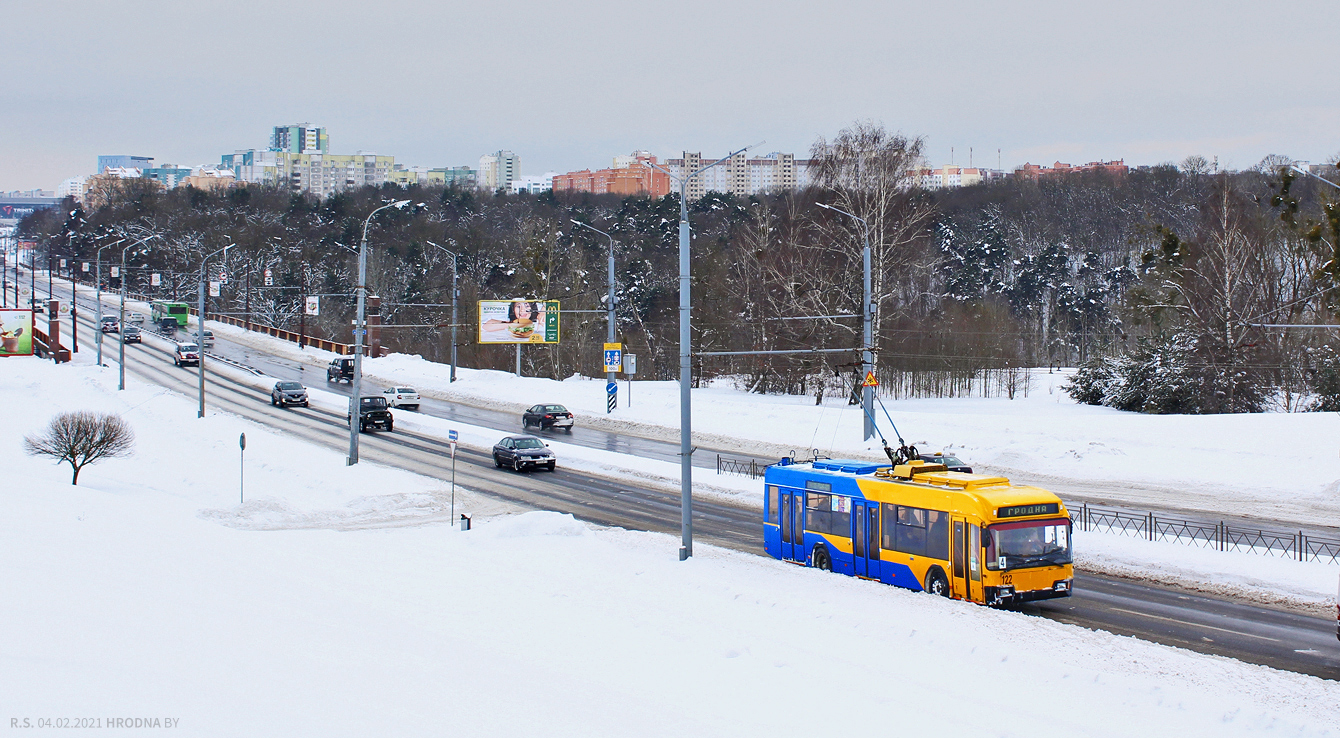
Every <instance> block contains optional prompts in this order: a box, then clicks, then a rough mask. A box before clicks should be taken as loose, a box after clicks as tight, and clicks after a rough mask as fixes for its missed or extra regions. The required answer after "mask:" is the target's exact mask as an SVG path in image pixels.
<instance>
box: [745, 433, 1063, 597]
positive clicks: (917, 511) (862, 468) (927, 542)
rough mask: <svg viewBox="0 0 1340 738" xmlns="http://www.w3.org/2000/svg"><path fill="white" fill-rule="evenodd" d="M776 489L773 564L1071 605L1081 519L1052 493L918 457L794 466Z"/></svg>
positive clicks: (768, 544) (770, 474) (777, 473)
mask: <svg viewBox="0 0 1340 738" xmlns="http://www.w3.org/2000/svg"><path fill="white" fill-rule="evenodd" d="M891 459H894V460H895V461H902V460H903V459H902V458H894V457H893V456H892V455H891ZM764 483H765V485H766V487H765V489H766V494H765V495H764V512H763V514H764V524H763V546H764V549H766V550H767V552H768V554H769V555H771V556H772V557H773V558H778V559H782V560H783V561H791V562H795V563H800V564H806V565H809V566H814V567H818V568H820V569H828V570H831V571H835V572H839V573H842V574H847V575H850V576H858V577H862V578H865V579H873V580H877V581H880V582H884V583H886V584H892V585H895V586H899V587H905V588H907V589H912V590H924V591H927V592H930V593H932V594H937V595H943V596H945V597H953V598H956V599H963V600H969V601H972V602H978V603H982V604H986V605H1008V604H1013V603H1019V602H1028V601H1032V600H1043V599H1050V598H1053V597H1068V596H1070V592H1071V588H1072V584H1073V581H1074V566H1073V564H1072V563H1071V536H1070V533H1071V527H1070V517H1069V513H1068V512H1067V511H1066V508H1065V503H1063V502H1062V501H1061V499H1060V498H1059V497H1057V496H1056V495H1054V494H1052V493H1051V492H1048V491H1047V490H1044V489H1040V488H1037V487H1030V486H1023V485H1014V484H1010V481H1009V480H1008V479H1006V478H1004V477H997V476H989V475H985V474H965V473H961V472H951V471H948V470H947V469H946V468H945V467H944V466H943V465H941V464H931V463H927V462H924V461H920V460H915V459H914V460H911V461H906V462H905V463H895V464H893V465H889V464H876V463H871V462H865V461H844V460H835V459H815V460H813V461H806V462H795V461H793V460H791V459H783V460H782V462H781V463H779V464H776V465H774V466H771V467H769V468H768V470H767V472H766V474H765V476H764Z"/></svg>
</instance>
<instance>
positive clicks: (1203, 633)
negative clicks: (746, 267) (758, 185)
mask: <svg viewBox="0 0 1340 738" xmlns="http://www.w3.org/2000/svg"><path fill="white" fill-rule="evenodd" d="M67 297H68V295H67ZM81 303H82V301H81ZM81 307H83V305H82V304H81ZM88 307H90V308H91V307H92V305H89V306H88ZM80 319H81V320H80V322H81V323H82V324H84V325H85V326H87V327H88V328H89V329H90V331H89V332H86V335H90V336H91V330H92V324H93V321H94V320H95V318H94V317H93V312H92V310H87V311H83V310H81V313H80ZM85 345H86V346H87V345H88V344H85ZM109 346H110V347H111V350H108V349H109V347H108V346H105V347H104V361H105V363H111V362H112V361H114V360H115V349H114V347H115V344H114V343H112V344H110V345H109ZM89 348H91V346H90V347H89ZM109 357H110V358H109ZM126 371H127V373H128V374H129V375H132V376H135V377H136V378H138V379H140V380H142V381H146V382H150V383H153V384H158V385H161V386H164V387H167V388H169V389H173V390H176V391H178V392H181V393H182V394H184V395H187V396H193V395H194V393H195V389H196V385H195V382H196V371H195V370H194V369H193V368H192V369H189V370H183V369H179V368H177V367H175V366H173V364H172V359H171V344H170V342H168V341H166V340H165V339H162V338H160V337H158V336H155V335H152V334H147V335H146V339H145V343H144V344H142V345H139V346H128V347H127V351H126ZM206 374H207V401H208V403H209V406H210V407H212V408H220V409H224V410H226V411H228V412H231V413H234V414H237V415H240V416H242V417H246V418H248V419H251V420H253V421H255V422H258V423H261V424H264V425H266V426H269V427H271V428H273V429H274V430H276V431H277V432H281V433H287V434H289V435H292V436H295V437H298V438H302V439H304V440H307V441H310V442H312V443H318V444H322V445H325V446H327V447H330V448H333V449H336V450H340V451H343V450H345V449H346V448H347V445H348V426H347V425H346V422H345V418H344V415H343V414H342V413H341V414H337V413H332V412H330V411H324V410H321V409H317V408H311V409H302V408H290V409H280V408H274V407H272V406H271V405H270V403H269V395H268V393H267V392H265V391H262V390H256V389H252V388H250V387H245V386H239V385H236V384H234V383H232V382H231V381H230V379H229V378H228V377H227V376H226V375H223V374H219V373H217V372H215V371H213V370H212V369H211V367H210V363H209V361H206ZM320 379H321V381H322V382H324V376H321V377H320ZM314 384H315V383H314ZM471 417H477V416H471ZM462 420H463V421H464V417H462ZM470 422H475V421H470ZM510 425H516V426H519V422H516V423H513V424H510ZM511 429H512V428H511V427H509V428H508V430H511ZM574 435H575V434H574ZM565 440H566V438H565ZM653 443H654V442H653ZM662 445H664V444H662ZM445 446H446V444H445V442H444V440H443V439H440V438H435V437H432V436H428V435H424V434H419V433H413V432H406V431H403V430H402V431H396V432H395V433H390V434H383V433H373V434H364V435H363V436H362V440H361V441H360V456H361V458H363V459H365V460H368V461H376V462H378V463H383V464H387V465H390V466H396V467H399V468H403V469H406V470H409V471H413V472H416V473H420V474H424V475H426V476H430V477H436V478H445V476H446V475H447V474H448V473H449V467H448V464H449V459H448V456H447V454H446V453H445V452H444V449H445ZM676 450H677V449H676ZM457 461H458V463H457V472H456V474H457V477H456V478H457V481H458V482H459V483H460V484H461V485H462V486H464V487H467V488H469V489H472V490H474V491H477V492H480V493H483V494H486V495H490V496H493V497H496V498H498V499H502V500H508V501H510V502H513V503H515V504H518V505H521V506H524V507H531V508H535V509H545V510H557V511H559V512H566V513H571V514H572V515H574V516H575V517H577V518H580V519H582V520H586V521H589V522H592V523H596V524H600V525H610V526H619V527H624V528H630V529H640V530H650V531H658V532H664V533H671V534H674V533H677V532H678V531H679V514H680V502H679V496H678V495H677V494H670V493H666V492H662V491H659V490H656V489H650V488H646V487H642V486H639V485H638V484H637V483H636V482H635V481H633V480H611V479H607V478H603V477H597V476H593V475H589V474H584V473H581V472H576V471H573V470H568V469H563V468H561V467H560V469H559V470H558V471H556V472H553V473H549V472H534V473H529V474H517V473H514V472H509V471H503V470H500V469H495V468H494V467H493V464H492V461H491V459H490V458H489V455H488V453H487V452H483V451H469V450H463V451H462V452H460V453H458V457H457ZM560 462H561V460H560ZM694 529H695V534H696V535H695V538H696V540H697V541H700V542H705V543H711V544H715V545H720V546H724V547H728V548H732V549H735V550H739V551H744V552H747V553H753V554H758V555H762V547H761V530H760V523H759V516H758V513H757V511H755V510H752V509H748V508H744V507H739V506H735V505H729V504H724V503H718V502H710V501H703V500H698V501H695V504H694ZM676 549H677V543H676V544H674V545H673V546H672V547H669V548H668V549H667V552H666V555H667V556H670V555H675V550H676ZM815 574H816V576H822V574H820V573H819V572H817V571H816V572H815ZM1075 585H1076V586H1075V594H1074V595H1073V596H1072V597H1069V598H1065V599H1061V600H1051V601H1046V602H1042V603H1037V604H1033V605H1027V606H1025V607H1023V608H1022V610H1023V612H1025V613H1029V614H1034V615H1036V616H1039V617H1046V618H1049V619H1052V620H1057V621H1060V622H1065V623H1070V624H1073V625H1076V626H1081V627H1085V628H1095V629H1101V630H1106V631H1109V632H1112V633H1118V634H1122V635H1130V636H1135V637H1137V638H1141V639H1145V640H1150V641H1154V642H1157V643H1163V644H1166V645H1171V646H1178V647H1182V648H1187V649H1190V650H1193V651H1198V652H1201V653H1207V654H1215V655H1220V656H1227V657H1231V658H1235V659H1239V660H1242V661H1247V662H1250V663H1256V664H1262V665H1266V666H1271V667H1274V668H1278V669H1284V670H1288V671H1294V672H1299V673H1303V674H1311V675H1314V676H1318V677H1322V678H1326V679H1340V641H1337V639H1336V631H1335V627H1336V624H1335V621H1334V620H1333V619H1330V618H1325V617H1313V616H1308V615H1302V614H1298V613H1294V612H1289V611H1282V610H1275V609H1271V608H1266V607H1261V606H1258V605H1254V604H1249V603H1243V602H1235V601H1231V600H1227V599H1221V598H1214V597H1208V596H1204V595H1199V594H1192V593H1188V592H1185V591H1181V590H1177V589H1173V588H1167V587H1159V586H1155V585H1151V584H1144V583H1137V582H1131V581H1125V580H1120V579H1114V578H1109V577H1101V576H1095V575H1089V574H1084V573H1082V572H1077V574H1076V581H1075ZM871 586H882V585H875V584H872V585H871Z"/></svg>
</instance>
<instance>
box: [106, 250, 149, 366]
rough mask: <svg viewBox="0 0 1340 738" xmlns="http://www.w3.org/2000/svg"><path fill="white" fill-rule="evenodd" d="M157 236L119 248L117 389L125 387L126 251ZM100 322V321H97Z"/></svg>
mask: <svg viewBox="0 0 1340 738" xmlns="http://www.w3.org/2000/svg"><path fill="white" fill-rule="evenodd" d="M155 238H158V234H156V233H155V234H153V235H151V236H146V237H144V238H141V239H140V240H138V241H136V242H135V243H132V244H130V245H129V246H127V247H125V248H123V249H121V316H120V317H119V318H118V319H117V323H116V326H117V329H116V335H117V336H119V337H120V339H121V340H120V341H118V343H120V344H121V348H120V352H121V356H120V358H119V359H118V360H117V361H118V363H120V364H121V383H120V384H118V385H117V387H116V388H117V389H118V390H123V389H125V388H126V252H127V251H129V250H130V249H133V248H135V247H136V246H139V245H140V244H143V243H145V242H147V241H150V240H153V239H155ZM99 322H101V321H99ZM98 332H99V333H101V332H102V326H101V325H99V326H98Z"/></svg>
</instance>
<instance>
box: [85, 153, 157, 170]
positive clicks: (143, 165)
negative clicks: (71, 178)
mask: <svg viewBox="0 0 1340 738" xmlns="http://www.w3.org/2000/svg"><path fill="white" fill-rule="evenodd" d="M153 165H154V158H153V157H152V156H131V155H129V154H111V155H107V156H99V157H98V171H96V172H94V174H105V173H106V172H107V169H108V168H109V167H110V168H113V169H150V168H152V167H153Z"/></svg>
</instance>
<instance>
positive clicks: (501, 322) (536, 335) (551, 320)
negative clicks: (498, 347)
mask: <svg viewBox="0 0 1340 738" xmlns="http://www.w3.org/2000/svg"><path fill="white" fill-rule="evenodd" d="M558 336H559V332H558V300H520V299H518V300H480V301H479V342H480V343H495V344H496V343H558Z"/></svg>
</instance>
